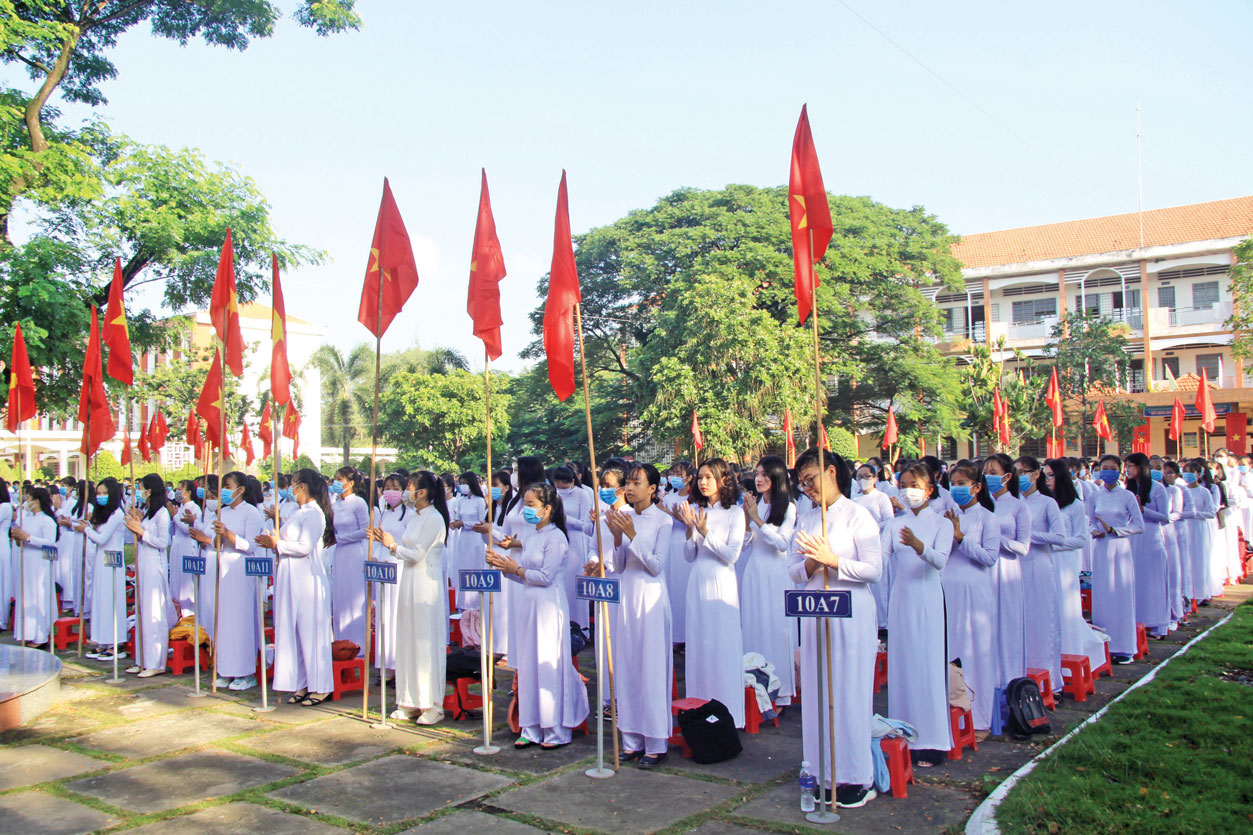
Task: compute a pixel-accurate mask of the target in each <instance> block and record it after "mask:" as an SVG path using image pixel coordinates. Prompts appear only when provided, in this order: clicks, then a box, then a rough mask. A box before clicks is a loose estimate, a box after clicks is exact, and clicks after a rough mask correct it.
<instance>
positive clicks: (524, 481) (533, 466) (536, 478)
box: [505, 455, 564, 530]
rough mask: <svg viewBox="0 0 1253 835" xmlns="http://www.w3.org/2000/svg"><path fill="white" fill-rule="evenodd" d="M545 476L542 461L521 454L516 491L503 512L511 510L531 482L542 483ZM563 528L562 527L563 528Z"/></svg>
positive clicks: (535, 457) (520, 499) (532, 456)
mask: <svg viewBox="0 0 1253 835" xmlns="http://www.w3.org/2000/svg"><path fill="white" fill-rule="evenodd" d="M545 478H547V476H546V475H545V473H544V462H543V461H542V460H541V459H540V458H538V457H537V456H534V455H523V456H522V457H521V458H519V459H518V491H517V492H516V493H514V495H513V498H512V499H510V500H509V506H508V507H506V508H505V513H506V514H507V513H508V512H509V511H511V510H513V506H514V505H516V504H517V503H518V502H520V501H522V497H523V496H524V495H526V491H527V489H528V488H529V487H530V486H531V485H532V484H543V483H544V479H545ZM563 530H564V528H563Z"/></svg>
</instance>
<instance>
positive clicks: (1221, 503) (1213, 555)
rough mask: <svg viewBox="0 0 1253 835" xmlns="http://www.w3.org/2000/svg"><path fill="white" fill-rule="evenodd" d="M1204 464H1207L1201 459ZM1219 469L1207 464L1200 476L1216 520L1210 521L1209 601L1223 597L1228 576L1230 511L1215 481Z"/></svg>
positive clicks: (1219, 486)
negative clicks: (1211, 500)
mask: <svg viewBox="0 0 1253 835" xmlns="http://www.w3.org/2000/svg"><path fill="white" fill-rule="evenodd" d="M1201 460H1202V463H1206V462H1205V461H1204V459H1201ZM1216 472H1217V467H1216V466H1215V465H1214V464H1213V463H1212V462H1211V463H1206V466H1204V467H1203V469H1202V471H1201V473H1200V476H1201V482H1202V483H1203V484H1204V485H1205V487H1206V488H1208V489H1209V492H1210V495H1211V496H1213V497H1214V518H1213V519H1212V520H1210V521H1209V523H1208V524H1209V529H1210V550H1209V556H1208V558H1207V568H1206V573H1207V575H1208V579H1209V582H1208V583H1207V586H1208V589H1207V592H1206V595H1205V597H1206V598H1207V599H1209V598H1214V597H1222V595H1223V582H1224V580H1225V579H1226V576H1227V568H1226V566H1227V556H1226V547H1227V546H1226V543H1227V518H1228V516H1230V515H1231V514H1230V509H1229V508H1228V506H1227V493H1226V491H1225V490H1224V489H1223V486H1222V484H1221V483H1219V482H1217V481H1215V480H1214V474H1215V473H1216Z"/></svg>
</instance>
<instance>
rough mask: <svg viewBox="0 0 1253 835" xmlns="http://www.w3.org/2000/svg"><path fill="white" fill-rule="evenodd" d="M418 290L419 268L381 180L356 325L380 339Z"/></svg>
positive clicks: (393, 199)
mask: <svg viewBox="0 0 1253 835" xmlns="http://www.w3.org/2000/svg"><path fill="white" fill-rule="evenodd" d="M380 281H381V283H380ZM417 286H418V265H417V263H415V262H414V260H413V246H412V245H411V244H410V243H409V233H408V232H407V231H406V230H405V222H404V220H403V219H401V217H400V209H399V208H397V207H396V198H394V197H392V187H391V185H390V184H389V183H388V182H387V178H386V177H384V178H383V200H382V202H381V203H380V204H379V216H378V220H377V221H375V223H374V241H373V242H372V243H371V244H370V262H369V264H367V265H366V270H365V285H364V286H363V287H362V288H361V306H360V307H359V308H358V310H357V321H358V322H360V323H361V324H363V325H365V326H366V328H368V329H369V331H370V333H372V334H374V335H375V336H377V337H380V338H382V336H383V334H384V333H385V332H386V331H387V328H388V326H390V325H391V323H392V320H393V319H395V318H396V316H397V315H398V314H399V313H400V309H401V308H402V307H404V306H405V302H406V301H408V300H409V296H411V295H412V294H413V291H414V290H415V289H416V288H417Z"/></svg>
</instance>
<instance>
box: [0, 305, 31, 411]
mask: <svg viewBox="0 0 1253 835" xmlns="http://www.w3.org/2000/svg"><path fill="white" fill-rule="evenodd" d="M9 371H10V375H9V408H8V412H7V413H6V414H5V419H4V424H5V428H6V429H8V430H9V431H10V432H16V431H17V429H18V427H19V426H20V425H21V424H22V421H24V420H30V419H31V418H33V417H34V416H35V412H36V408H35V375H34V373H33V372H32V371H31V367H30V356H29V355H28V354H27V353H26V337H24V336H22V323H21V322H18V323H17V327H16V328H14V330H13V353H12V355H11V356H10V357H9Z"/></svg>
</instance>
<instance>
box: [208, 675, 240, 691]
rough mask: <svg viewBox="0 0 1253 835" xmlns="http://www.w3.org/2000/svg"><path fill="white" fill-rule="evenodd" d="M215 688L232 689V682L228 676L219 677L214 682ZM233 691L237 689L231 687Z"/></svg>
mask: <svg viewBox="0 0 1253 835" xmlns="http://www.w3.org/2000/svg"><path fill="white" fill-rule="evenodd" d="M213 686H214V687H230V686H231V680H230V679H229V678H227V677H226V676H218V677H217V678H215V679H214V680H213ZM231 689H232V690H234V689H235V688H233V687H231Z"/></svg>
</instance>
